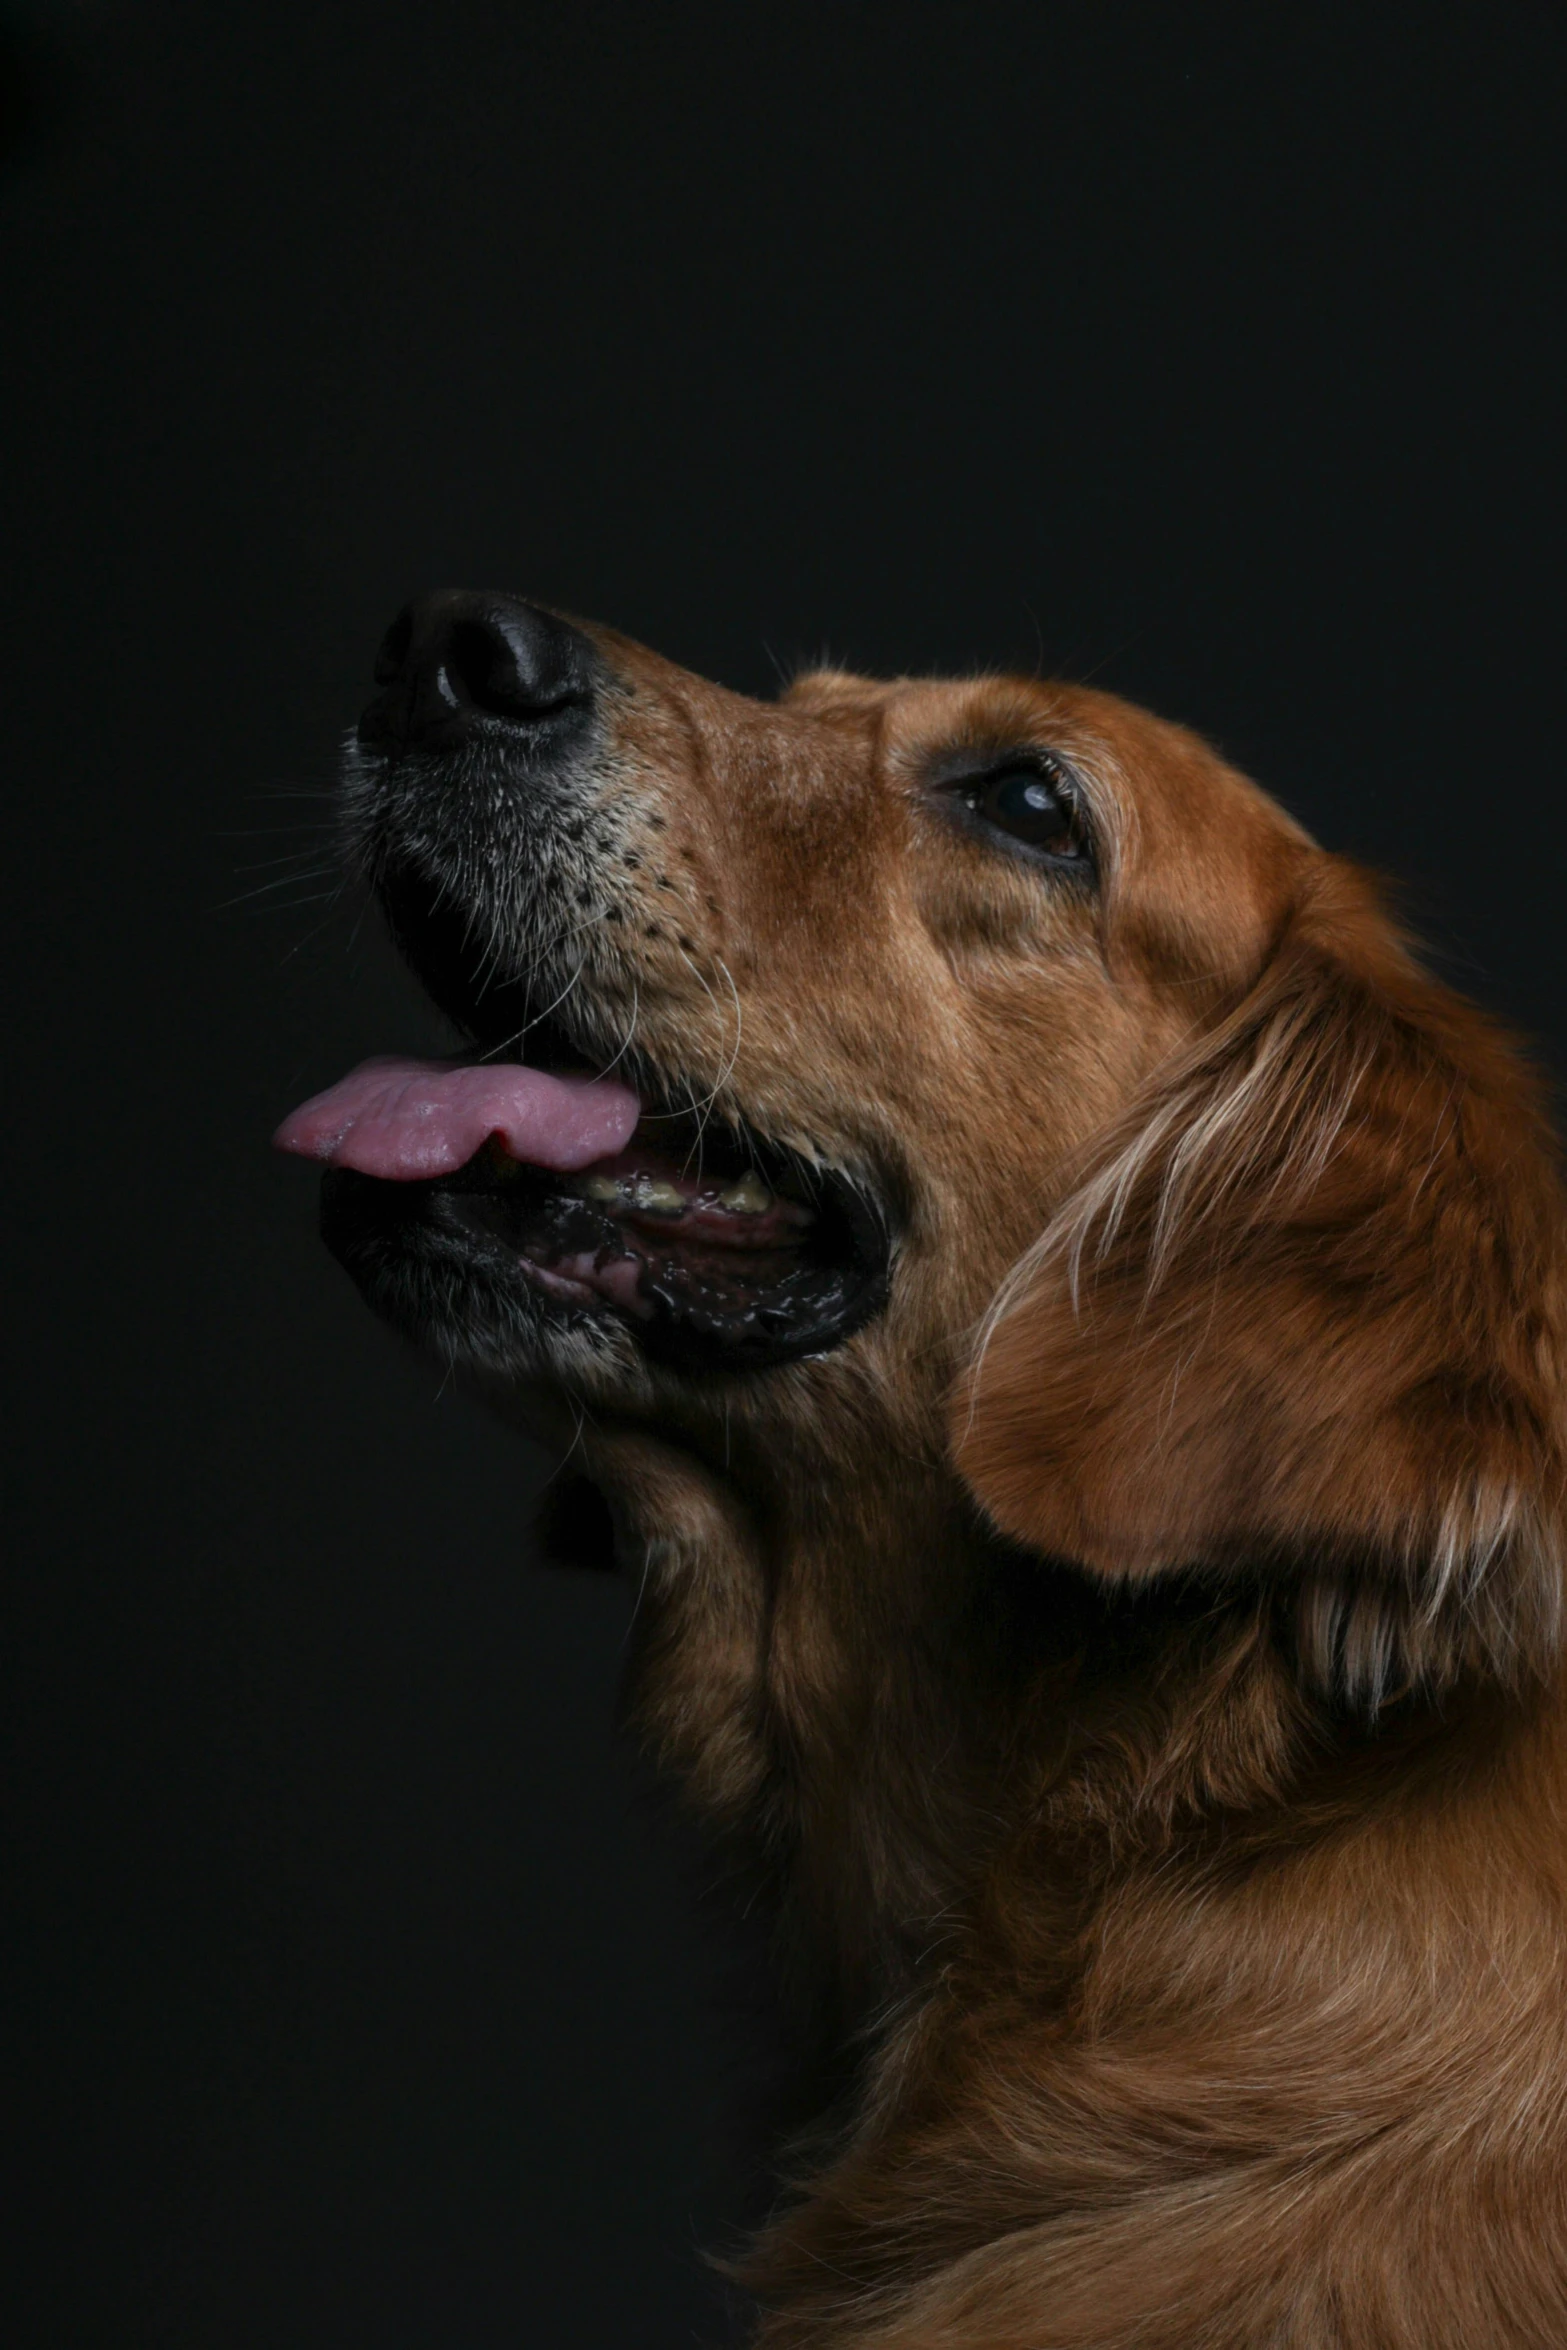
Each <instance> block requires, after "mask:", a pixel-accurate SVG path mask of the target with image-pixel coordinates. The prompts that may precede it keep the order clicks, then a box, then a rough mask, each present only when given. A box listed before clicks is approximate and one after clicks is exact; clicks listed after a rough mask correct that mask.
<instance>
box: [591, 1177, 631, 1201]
mask: <svg viewBox="0 0 1567 2350" xmlns="http://www.w3.org/2000/svg"><path fill="white" fill-rule="evenodd" d="M582 1190H583V1196H584V1198H586V1199H596V1200H598V1201H599V1202H600V1203H601V1205H603V1206H604V1207H612V1206H614V1205H615V1203H616V1202H617V1201H618V1200H621V1199H623V1198H624V1197H625V1186H624V1184H622V1183H617V1182H616V1180H615V1178H614V1176H613V1175H589V1176H587V1177H585V1178H584V1181H583V1185H582Z"/></svg>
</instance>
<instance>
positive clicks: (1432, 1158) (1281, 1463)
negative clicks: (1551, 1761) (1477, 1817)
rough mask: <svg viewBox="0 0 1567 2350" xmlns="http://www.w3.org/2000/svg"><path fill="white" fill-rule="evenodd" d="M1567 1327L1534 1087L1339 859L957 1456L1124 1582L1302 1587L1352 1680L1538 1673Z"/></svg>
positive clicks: (1000, 1327) (1016, 1290)
mask: <svg viewBox="0 0 1567 2350" xmlns="http://www.w3.org/2000/svg"><path fill="white" fill-rule="evenodd" d="M1563 1326H1564V1250H1563V1202H1562V1197H1561V1193H1560V1191H1559V1188H1558V1182H1557V1177H1556V1173H1555V1166H1554V1158H1553V1152H1552V1147H1551V1144H1550V1140H1549V1137H1548V1134H1547V1132H1546V1129H1545V1125H1544V1120H1543V1116H1542V1112H1541V1106H1540V1097H1539V1088H1538V1086H1537V1084H1536V1082H1535V1080H1534V1079H1533V1077H1532V1076H1531V1074H1530V1073H1529V1072H1528V1071H1527V1070H1526V1069H1525V1067H1524V1066H1523V1064H1522V1063H1521V1061H1520V1060H1519V1058H1518V1057H1517V1055H1516V1054H1515V1053H1514V1051H1513V1050H1512V1048H1511V1047H1510V1045H1509V1044H1508V1043H1507V1041H1506V1040H1505V1039H1503V1038H1502V1037H1501V1036H1500V1035H1499V1034H1498V1033H1497V1031H1496V1030H1495V1029H1494V1028H1492V1027H1491V1025H1490V1024H1489V1023H1488V1022H1487V1021H1485V1020H1484V1019H1483V1018H1482V1017H1481V1015H1480V1014H1479V1013H1477V1012H1475V1011H1474V1010H1473V1009H1471V1007H1470V1006H1468V1005H1467V1004H1465V1003H1463V1002H1462V1001H1461V1000H1460V999H1459V998H1458V997H1456V996H1454V995H1452V994H1450V993H1449V992H1448V991H1447V990H1446V989H1445V988H1443V987H1441V986H1439V985H1438V984H1437V982H1436V981H1434V980H1433V979H1431V978H1430V977H1429V976H1427V974H1426V973H1424V972H1423V971H1422V970H1421V969H1420V968H1419V967H1418V966H1417V965H1416V963H1415V962H1414V961H1413V960H1412V958H1411V957H1410V955H1409V954H1408V953H1407V952H1406V950H1405V948H1404V946H1403V944H1402V942H1401V941H1400V939H1399V938H1398V936H1397V934H1396V933H1395V931H1394V930H1393V928H1392V926H1391V925H1390V924H1389V922H1388V921H1387V919H1386V917H1385V915H1384V914H1383V912H1382V909H1381V907H1380V904H1379V903H1378V901H1377V899H1376V897H1375V895H1374V893H1373V891H1372V888H1371V885H1370V884H1369V883H1368V882H1367V881H1366V880H1365V878H1364V877H1363V876H1361V875H1360V874H1358V873H1357V872H1355V871H1354V869H1353V868H1351V867H1348V866H1345V865H1342V864H1339V863H1338V862H1337V861H1336V860H1331V859H1324V860H1323V862H1322V864H1321V865H1320V866H1319V867H1316V868H1315V869H1314V871H1313V874H1312V876H1311V878H1310V879H1309V881H1308V882H1307V884H1306V886H1305V892H1304V894H1303V896H1302V898H1301V900H1300V901H1299V902H1298V904H1297V905H1296V907H1295V910H1294V912H1293V913H1292V915H1291V918H1290V920H1289V923H1288V925H1287V926H1286V929H1285V931H1284V933H1283V935H1282V937H1281V939H1280V942H1279V944H1278V946H1277V948H1276V950H1275V952H1274V953H1273V955H1272V957H1271V959H1270V961H1269V964H1268V967H1267V969H1266V970H1265V971H1264V973H1263V975H1262V977H1261V979H1260V980H1259V981H1258V983H1257V984H1256V986H1255V987H1254V988H1253V990H1252V992H1251V994H1250V995H1249V996H1248V997H1247V998H1246V999H1245V1001H1244V1002H1242V1003H1241V1004H1240V1005H1239V1007H1238V1008H1237V1009H1236V1010H1235V1011H1234V1012H1232V1013H1231V1014H1230V1016H1229V1017H1228V1018H1226V1019H1225V1020H1223V1021H1222V1023H1221V1024H1220V1025H1219V1026H1218V1027H1217V1028H1216V1029H1215V1030H1214V1031H1212V1032H1211V1033H1210V1034H1209V1035H1207V1036H1206V1037H1205V1038H1204V1039H1203V1040H1202V1041H1201V1042H1200V1043H1198V1044H1197V1045H1195V1046H1194V1047H1192V1048H1191V1049H1190V1050H1189V1051H1188V1052H1187V1053H1186V1054H1185V1056H1184V1057H1183V1059H1182V1060H1181V1061H1180V1063H1179V1064H1178V1065H1176V1066H1173V1067H1168V1068H1167V1069H1166V1070H1165V1071H1164V1072H1162V1073H1161V1076H1160V1078H1159V1079H1158V1080H1157V1081H1156V1082H1155V1084H1154V1085H1153V1087H1152V1088H1151V1090H1150V1091H1149V1093H1148V1094H1147V1096H1146V1097H1145V1098H1144V1099H1143V1100H1142V1101H1140V1102H1139V1103H1138V1104H1136V1105H1135V1107H1134V1109H1133V1111H1132V1113H1131V1114H1130V1116H1129V1117H1128V1118H1127V1119H1126V1120H1125V1121H1124V1122H1123V1123H1122V1124H1121V1125H1120V1126H1119V1127H1118V1129H1117V1130H1116V1131H1115V1132H1114V1133H1113V1134H1111V1135H1110V1136H1109V1137H1108V1138H1106V1140H1105V1141H1104V1143H1103V1145H1102V1146H1101V1148H1100V1149H1099V1150H1098V1152H1097V1153H1096V1155H1095V1158H1094V1160H1093V1162H1092V1164H1091V1165H1090V1166H1089V1167H1088V1169H1087V1171H1086V1172H1085V1174H1084V1175H1083V1178H1082V1180H1081V1182H1080V1184H1079V1186H1078V1188H1077V1189H1076V1190H1075V1191H1074V1192H1073V1194H1072V1196H1071V1197H1070V1198H1069V1199H1068V1200H1067V1202H1066V1204H1065V1206H1064V1207H1063V1208H1062V1210H1061V1211H1060V1213H1059V1215H1058V1216H1057V1217H1056V1219H1055V1221H1054V1222H1053V1223H1052V1225H1051V1227H1050V1229H1049V1230H1048V1231H1047V1232H1046V1233H1045V1235H1044V1237H1043V1238H1042V1239H1041V1240H1040V1241H1039V1243H1038V1244H1037V1245H1036V1246H1035V1247H1034V1248H1033V1249H1032V1250H1031V1251H1030V1253H1029V1255H1028V1256H1027V1257H1026V1258H1025V1259H1024V1261H1023V1263H1022V1264H1021V1265H1020V1266H1019V1267H1018V1268H1017V1269H1016V1271H1015V1272H1014V1273H1013V1275H1012V1276H1011V1278H1010V1279H1009V1281H1008V1282H1007V1284H1006V1285H1005V1287H1004V1288H1003V1290H1002V1293H1001V1295H1000V1297H999V1298H998V1299H997V1301H996V1303H995V1306H994V1307H993V1308H992V1311H991V1313H990V1315H989V1316H988V1317H987V1322H986V1325H985V1328H984V1330H983V1332H982V1334H981V1342H980V1345H979V1347H978V1349H977V1352H976V1359H975V1361H974V1364H973V1366H972V1368H971V1370H970V1371H969V1373H968V1375H967V1377H966V1378H965V1380H964V1382H963V1383H962V1386H961V1388H960V1391H959V1393H958V1395H957V1398H956V1402H955V1409H954V1420H953V1430H954V1442H955V1448H956V1455H957V1460H958V1465H959V1467H960V1469H961V1471H962V1473H963V1475H964V1476H965V1477H966V1479H967V1480H968V1482H969V1484H970V1485H971V1487H972V1488H973V1490H974V1492H975V1493H976V1494H977V1496H978V1498H979V1500H980V1501H981V1503H982V1504H983V1506H984V1508H985V1509H986V1511H987V1512H988V1513H989V1515H990V1517H991V1518H992V1519H993V1520H994V1521H995V1523H996V1524H997V1525H998V1526H999V1527H1000V1528H1001V1529H1002V1530H1003V1531H1004V1532H1005V1533H1007V1534H1008V1535H1010V1536H1012V1537H1014V1538H1015V1539H1018V1540H1020V1541H1022V1542H1024V1543H1027V1544H1029V1545H1030V1546H1032V1547H1034V1548H1037V1549H1039V1550H1042V1551H1047V1552H1050V1553H1051V1554H1053V1555H1055V1556H1057V1557H1061V1558H1066V1559H1070V1560H1074V1561H1077V1562H1080V1563H1081V1564H1082V1565H1084V1566H1085V1567H1087V1568H1089V1569H1091V1570H1094V1571H1097V1572H1098V1573H1099V1574H1101V1575H1104V1576H1107V1577H1113V1578H1118V1579H1135V1578H1139V1577H1144V1576H1149V1575H1154V1574H1157V1573H1159V1572H1160V1571H1161V1570H1164V1569H1168V1568H1199V1569H1204V1570H1209V1571H1210V1572H1217V1573H1219V1574H1229V1575H1239V1574H1241V1573H1251V1574H1256V1573H1258V1572H1261V1573H1264V1574H1268V1575H1271V1576H1274V1577H1277V1578H1278V1579H1279V1581H1280V1582H1281V1585H1282V1584H1284V1583H1285V1582H1286V1579H1287V1584H1288V1587H1289V1588H1290V1589H1292V1590H1295V1591H1296V1592H1298V1602H1297V1625H1298V1639H1299V1645H1300V1654H1301V1660H1302V1665H1303V1669H1304V1670H1305V1672H1306V1673H1307V1675H1308V1676H1309V1677H1310V1678H1311V1679H1312V1680H1313V1681H1315V1682H1316V1683H1317V1684H1318V1685H1319V1686H1324V1687H1327V1688H1330V1689H1332V1690H1333V1691H1335V1692H1336V1693H1337V1694H1339V1695H1341V1696H1343V1697H1346V1698H1349V1699H1351V1700H1352V1701H1354V1702H1357V1703H1361V1704H1366V1705H1368V1706H1371V1707H1375V1706H1376V1705H1377V1704H1378V1703H1380V1702H1381V1701H1382V1700H1383V1699H1384V1698H1385V1697H1387V1696H1388V1695H1390V1694H1394V1693H1396V1692H1397V1691H1399V1690H1401V1689H1404V1688H1407V1687H1408V1686H1410V1685H1411V1684H1424V1685H1425V1686H1427V1687H1432V1688H1440V1687H1442V1686H1444V1685H1446V1684H1448V1683H1450V1682H1452V1681H1453V1680H1455V1679H1457V1678H1458V1677H1460V1676H1464V1677H1468V1676H1471V1675H1481V1676H1489V1677H1494V1678H1500V1679H1503V1680H1506V1681H1513V1682H1516V1681H1518V1680H1519V1679H1521V1678H1523V1677H1524V1676H1526V1675H1527V1674H1529V1673H1531V1672H1534V1671H1539V1670H1543V1669H1544V1668H1545V1666H1546V1665H1547V1664H1548V1662H1549V1660H1550V1658H1551V1656H1552V1654H1553V1653H1554V1650H1555V1647H1556V1643H1557V1638H1558V1627H1559V1617H1560V1613H1561V1581H1562V1558H1563V1496H1564V1448H1563V1425H1562V1370H1563Z"/></svg>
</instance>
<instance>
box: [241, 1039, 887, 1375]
mask: <svg viewBox="0 0 1567 2350" xmlns="http://www.w3.org/2000/svg"><path fill="white" fill-rule="evenodd" d="M515 1009H516V1007H515V1006H512V1007H509V1011H512V1012H514V1011H515ZM527 1042H528V1049H529V1063H528V1065H526V1066H525V1065H523V1064H522V1063H521V1062H518V1061H515V1060H510V1061H502V1060H498V1059H497V1060H487V1059H485V1058H483V1057H482V1056H481V1055H479V1054H478V1053H475V1054H474V1055H472V1056H465V1057H463V1058H460V1059H457V1060H454V1061H449V1062H427V1061H426V1062H421V1061H407V1060H395V1059H387V1060H381V1061H371V1062H366V1063H365V1064H364V1065H363V1066H362V1067H361V1068H359V1069H356V1070H354V1071H353V1072H351V1074H350V1075H349V1076H348V1077H346V1078H344V1079H343V1080H342V1081H341V1082H340V1083H339V1084H338V1085H336V1086H333V1087H332V1088H330V1089H329V1090H328V1092H326V1093H324V1094H321V1095H318V1096H317V1097H316V1098H315V1099H314V1100H312V1101H309V1102H306V1103H305V1104H303V1105H302V1107H301V1108H300V1109H298V1110H296V1111H295V1112H294V1113H293V1115H292V1117H290V1118H289V1119H287V1120H285V1122H284V1124H283V1126H282V1127H281V1128H280V1129H279V1131H278V1136H277V1140H278V1143H279V1145H280V1146H281V1147H282V1148H283V1149H285V1150H289V1151H294V1152H298V1153H299V1154H301V1155H303V1156H306V1157H312V1158H317V1159H322V1160H325V1161H326V1163H327V1166H328V1169H329V1173H328V1175H327V1179H326V1186H325V1190H324V1193H323V1224H324V1229H325V1231H326V1236H327V1239H328V1241H329V1244H330V1245H331V1246H332V1247H333V1248H334V1250H335V1251H336V1253H337V1254H338V1255H339V1256H341V1257H342V1258H343V1259H344V1261H345V1262H346V1263H348V1264H349V1266H350V1269H351V1270H353V1271H354V1272H355V1273H356V1274H357V1275H359V1276H360V1277H361V1278H362V1279H367V1280H370V1281H373V1282H375V1283H376V1285H377V1286H378V1287H381V1288H383V1289H385V1288H386V1287H387V1286H388V1283H387V1275H388V1272H389V1270H390V1269H391V1267H392V1266H393V1263H394V1261H395V1263H396V1264H397V1266H398V1267H400V1270H399V1271H398V1273H397V1274H396V1277H395V1279H394V1281H393V1282H392V1284H391V1286H393V1287H395V1289H396V1291H397V1294H398V1297H399V1300H400V1301H401V1305H400V1311H399V1318H400V1319H411V1318H413V1309H412V1307H411V1301H409V1300H408V1298H407V1289H408V1271H409V1268H410V1266H411V1265H412V1264H417V1263H419V1262H421V1261H422V1262H424V1263H425V1264H427V1265H430V1266H433V1267H437V1268H439V1271H440V1273H441V1274H442V1275H443V1276H445V1277H446V1278H445V1279H444V1280H443V1284H442V1286H443V1293H444V1294H446V1295H447V1297H448V1303H449V1290H450V1280H449V1276H450V1274H451V1273H452V1271H453V1270H454V1269H455V1268H456V1267H457V1266H459V1265H460V1264H464V1263H465V1264H466V1265H467V1266H468V1267H469V1268H470V1269H471V1271H472V1273H473V1275H474V1276H475V1277H476V1279H477V1284H478V1287H479V1289H481V1290H483V1289H489V1290H490V1291H491V1292H492V1293H493V1291H494V1288H495V1285H496V1284H497V1283H499V1284H500V1285H501V1287H502V1290H503V1291H504V1290H507V1289H511V1290H513V1291H514V1290H515V1285H517V1284H518V1283H520V1284H522V1285H523V1286H524V1288H525V1289H526V1291H527V1292H529V1293H530V1294H531V1298H532V1301H533V1306H534V1309H535V1312H536V1314H538V1315H540V1316H542V1317H543V1318H544V1319H545V1320H546V1321H551V1322H556V1323H560V1322H566V1323H571V1322H581V1321H594V1320H598V1321H602V1320H604V1319H610V1320H613V1321H616V1322H618V1323H620V1324H621V1325H622V1326H623V1327H625V1328H628V1329H630V1330H631V1331H633V1332H634V1333H635V1335H636V1337H637V1338H638V1340H639V1341H640V1343H641V1345H642V1346H643V1348H644V1349H645V1351H646V1352H648V1353H649V1354H650V1355H652V1356H654V1357H656V1358H657V1359H658V1360H660V1361H663V1362H666V1363H670V1364H673V1365H675V1366H677V1367H679V1368H680V1369H683V1370H703V1371H717V1370H753V1369H760V1368H763V1367H766V1366H768V1365H771V1364H776V1363H783V1362H789V1361H792V1360H797V1359H798V1358H799V1357H801V1356H804V1355H810V1354H818V1353H822V1352H825V1351H826V1350H827V1349H829V1348H831V1347H833V1346H836V1345H837V1344H839V1343H840V1342H841V1341H842V1340H843V1339H844V1338H846V1337H848V1336H849V1334H850V1333H851V1332H852V1331H854V1330H855V1329H857V1328H859V1327H860V1326H861V1324H863V1323H864V1322H865V1321H866V1320H867V1319H868V1318H869V1317H870V1316H871V1315H872V1314H873V1313H875V1312H876V1311H877V1309H878V1308H879V1306H880V1305H881V1303H882V1301H883V1298H884V1296H885V1293H886V1283H887V1274H888V1265H889V1255H890V1244H889V1236H888V1231H887V1225H886V1220H885V1218H884V1216H883V1215H882V1214H881V1212H880V1210H879V1208H878V1206H877V1205H876V1204H875V1202H874V1201H873V1199H872V1198H871V1197H870V1196H869V1195H868V1194H867V1192H866V1191H865V1190H864V1189H863V1188H862V1187H861V1186H860V1185H858V1184H857V1183H855V1182H853V1181H851V1180H850V1179H849V1177H848V1176H847V1175H846V1174H844V1173H843V1172H842V1171H840V1170H838V1169H836V1168H834V1167H832V1166H830V1165H826V1164H820V1163H813V1162H812V1161H811V1160H809V1159H807V1158H805V1157H804V1156H802V1155H801V1154H799V1153H797V1152H794V1151H792V1150H787V1149H784V1148H781V1147H780V1146H778V1145H776V1144H773V1143H771V1142H769V1141H767V1140H765V1139H763V1138H762V1137H760V1136H757V1135H755V1134H753V1133H751V1132H750V1131H749V1130H748V1129H747V1128H745V1127H744V1126H743V1125H739V1124H731V1123H728V1122H722V1121H720V1120H718V1119H717V1118H714V1117H711V1116H707V1115H704V1114H703V1113H702V1112H701V1111H700V1110H699V1109H692V1108H690V1107H679V1108H677V1107H675V1106H673V1105H671V1104H669V1103H667V1102H665V1101H661V1100H658V1099H651V1100H650V1099H649V1098H647V1094H646V1093H645V1092H640V1093H634V1092H633V1091H632V1090H631V1089H630V1088H629V1087H628V1086H626V1085H624V1084H622V1083H620V1082H619V1081H618V1080H617V1079H616V1078H615V1077H614V1076H612V1075H597V1074H595V1073H593V1072H592V1071H591V1070H590V1069H588V1068H586V1067H585V1066H584V1065H583V1064H582V1063H581V1062H580V1060H579V1059H578V1058H577V1056H575V1054H574V1053H573V1052H572V1049H571V1047H570V1045H569V1042H568V1041H567V1040H565V1039H564V1038H563V1037H561V1035H560V1034H559V1032H558V1031H555V1030H552V1029H551V1028H550V1026H549V1025H548V1023H546V1022H541V1021H533V1022H531V1023H530V1024H529V1034H528V1039H527Z"/></svg>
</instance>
